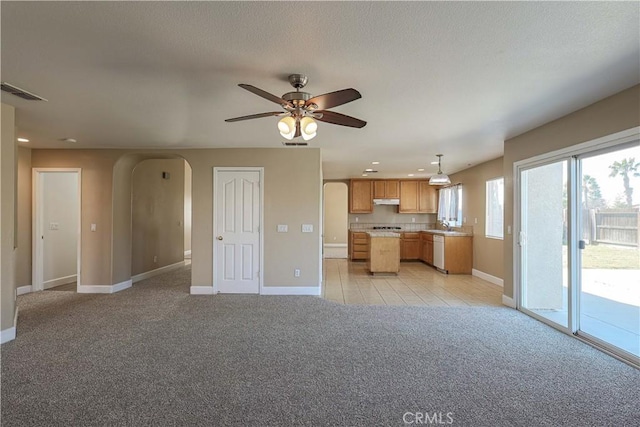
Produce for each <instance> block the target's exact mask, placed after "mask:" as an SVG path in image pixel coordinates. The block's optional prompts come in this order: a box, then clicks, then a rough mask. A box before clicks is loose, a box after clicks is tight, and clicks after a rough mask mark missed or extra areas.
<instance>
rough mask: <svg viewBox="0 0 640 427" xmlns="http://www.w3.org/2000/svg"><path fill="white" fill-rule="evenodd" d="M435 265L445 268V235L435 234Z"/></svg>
mask: <svg viewBox="0 0 640 427" xmlns="http://www.w3.org/2000/svg"><path fill="white" fill-rule="evenodd" d="M433 265H435V266H436V268H439V269H440V270H444V236H438V235H435V236H433Z"/></svg>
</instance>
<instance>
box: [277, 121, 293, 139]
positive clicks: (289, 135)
mask: <svg viewBox="0 0 640 427" xmlns="http://www.w3.org/2000/svg"><path fill="white" fill-rule="evenodd" d="M278 130H279V131H280V135H282V137H283V138H286V139H288V140H292V139H293V136H294V135H295V133H296V119H294V118H293V117H291V116H286V117H283V118H282V119H280V121H279V122H278Z"/></svg>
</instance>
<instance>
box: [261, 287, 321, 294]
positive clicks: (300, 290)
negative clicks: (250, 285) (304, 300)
mask: <svg viewBox="0 0 640 427" xmlns="http://www.w3.org/2000/svg"><path fill="white" fill-rule="evenodd" d="M261 295H320V287H319V286H263V287H262V292H261Z"/></svg>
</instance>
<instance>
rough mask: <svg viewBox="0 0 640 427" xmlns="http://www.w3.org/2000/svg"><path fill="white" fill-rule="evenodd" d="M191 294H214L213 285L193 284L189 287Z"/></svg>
mask: <svg viewBox="0 0 640 427" xmlns="http://www.w3.org/2000/svg"><path fill="white" fill-rule="evenodd" d="M189 293H190V294H191V295H213V286H192V287H190V288H189Z"/></svg>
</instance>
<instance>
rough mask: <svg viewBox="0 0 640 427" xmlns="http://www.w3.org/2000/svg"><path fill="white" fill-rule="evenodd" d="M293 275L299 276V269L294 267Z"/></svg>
mask: <svg viewBox="0 0 640 427" xmlns="http://www.w3.org/2000/svg"><path fill="white" fill-rule="evenodd" d="M293 277H300V269H299V268H296V269H295V270H293Z"/></svg>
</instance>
